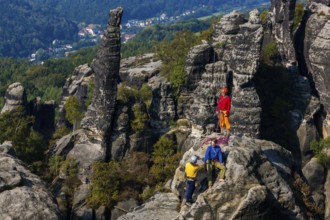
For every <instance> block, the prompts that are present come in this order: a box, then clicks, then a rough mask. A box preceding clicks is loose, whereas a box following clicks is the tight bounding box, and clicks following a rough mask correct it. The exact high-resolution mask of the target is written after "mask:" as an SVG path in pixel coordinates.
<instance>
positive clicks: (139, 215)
mask: <svg viewBox="0 0 330 220" xmlns="http://www.w3.org/2000/svg"><path fill="white" fill-rule="evenodd" d="M179 202H180V201H179V199H178V197H177V196H176V195H175V194H173V193H159V194H156V195H154V196H153V197H151V198H150V199H149V202H147V203H145V204H143V205H142V206H139V207H137V208H135V209H134V211H133V212H130V213H128V214H126V215H123V216H120V217H119V218H118V220H139V219H145V220H156V219H159V220H160V219H164V220H165V219H174V218H175V217H176V216H177V215H178V212H177V211H176V207H177V206H178V205H179Z"/></svg>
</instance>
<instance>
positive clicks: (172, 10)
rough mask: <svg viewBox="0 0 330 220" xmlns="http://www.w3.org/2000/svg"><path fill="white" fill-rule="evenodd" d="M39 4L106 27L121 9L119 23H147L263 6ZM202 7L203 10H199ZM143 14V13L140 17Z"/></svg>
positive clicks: (160, 1)
mask: <svg viewBox="0 0 330 220" xmlns="http://www.w3.org/2000/svg"><path fill="white" fill-rule="evenodd" d="M35 1H36V2H38V3H39V4H47V5H49V6H51V7H53V8H55V9H57V11H58V12H59V13H61V15H63V16H66V17H67V18H69V19H70V20H74V21H85V22H88V23H99V24H100V23H102V24H104V23H106V21H107V18H108V17H107V15H108V11H109V9H110V8H116V7H118V6H121V7H123V8H124V10H125V13H124V17H123V21H124V22H126V21H127V20H129V19H147V18H151V17H155V16H157V15H159V14H161V13H166V14H167V15H168V16H178V15H181V14H182V13H184V12H185V11H187V10H191V9H194V10H195V14H194V15H195V16H205V15H210V14H212V13H213V12H218V11H226V10H232V9H233V8H237V7H238V6H239V5H242V6H245V7H249V8H251V7H253V8H255V7H256V5H260V3H261V2H262V3H264V2H267V1H265V0H262V1H260V0H259V1H258V0H239V1H238V0H234V1H208V0H191V1H185V0H179V1H174V0H166V1H165V0H144V1H143V2H141V1H139V0H121V1H116V0H109V1H104V0H94V1H87V0H79V1H68V0H57V1H54V0H35ZM201 5H204V7H201ZM141 12H144V13H141Z"/></svg>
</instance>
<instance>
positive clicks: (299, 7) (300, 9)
mask: <svg viewBox="0 0 330 220" xmlns="http://www.w3.org/2000/svg"><path fill="white" fill-rule="evenodd" d="M303 16H304V3H302V2H297V4H296V8H295V11H294V20H293V30H296V29H297V28H298V25H299V23H300V22H301V19H302V17H303Z"/></svg>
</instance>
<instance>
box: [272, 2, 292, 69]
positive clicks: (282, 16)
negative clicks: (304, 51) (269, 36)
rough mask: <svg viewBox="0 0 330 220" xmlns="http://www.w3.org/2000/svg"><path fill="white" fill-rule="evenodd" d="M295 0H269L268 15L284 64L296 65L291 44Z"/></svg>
mask: <svg viewBox="0 0 330 220" xmlns="http://www.w3.org/2000/svg"><path fill="white" fill-rule="evenodd" d="M295 6H296V0H289V1H287V0H271V9H270V12H269V17H270V18H271V23H272V32H273V35H274V38H275V41H276V45H277V49H278V51H279V53H280V55H281V58H282V62H283V64H284V65H285V66H292V65H296V54H295V49H294V46H293V45H294V44H293V40H292V37H293V19H294V10H295Z"/></svg>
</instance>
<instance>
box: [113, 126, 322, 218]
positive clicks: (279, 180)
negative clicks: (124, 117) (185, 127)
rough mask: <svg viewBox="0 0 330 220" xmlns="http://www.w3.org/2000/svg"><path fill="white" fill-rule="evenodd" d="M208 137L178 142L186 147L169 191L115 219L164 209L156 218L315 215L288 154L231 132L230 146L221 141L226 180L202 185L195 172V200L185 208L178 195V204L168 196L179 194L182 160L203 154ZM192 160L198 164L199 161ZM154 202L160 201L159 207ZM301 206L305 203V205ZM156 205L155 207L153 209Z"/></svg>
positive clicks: (198, 135) (182, 183)
mask: <svg viewBox="0 0 330 220" xmlns="http://www.w3.org/2000/svg"><path fill="white" fill-rule="evenodd" d="M212 137H216V134H212V135H211V136H208V137H206V138H204V137H203V134H202V133H198V132H197V131H195V133H194V134H192V135H190V136H189V137H188V138H187V139H186V141H185V144H184V145H188V146H189V147H188V148H189V150H188V151H187V152H186V153H185V154H184V155H183V158H182V160H181V161H180V165H179V167H178V168H177V170H176V173H175V175H174V177H173V179H172V181H171V183H170V188H171V191H172V193H166V194H165V193H158V194H157V195H155V196H154V197H152V199H150V200H149V201H148V202H147V203H146V204H144V205H142V206H140V207H137V208H135V209H134V210H133V211H132V212H130V213H128V214H126V215H123V216H121V217H120V218H119V219H123V220H124V219H127V220H128V219H153V217H155V216H159V215H160V213H169V214H168V215H166V216H165V215H164V216H163V217H162V219H177V220H179V219H216V220H218V219H219V220H220V219H279V218H283V219H308V218H309V217H310V218H311V219H317V217H316V216H313V214H312V212H313V211H311V210H310V208H311V207H312V206H313V205H314V204H315V203H314V202H313V200H311V199H310V198H309V196H311V194H310V192H307V191H304V193H305V195H304V196H303V195H302V194H301V192H302V190H303V187H307V183H306V182H304V181H303V178H302V177H301V176H300V175H299V174H298V172H297V170H296V169H295V162H294V160H293V157H292V154H291V153H290V152H289V151H287V150H285V149H284V148H282V147H280V146H279V145H277V144H274V143H273V142H269V141H264V140H257V139H252V138H247V137H243V138H239V137H234V136H231V138H230V141H231V143H233V146H232V147H229V146H227V145H226V144H221V148H222V150H223V152H224V155H225V158H226V159H225V162H226V169H227V171H226V181H225V182H223V183H222V182H219V181H218V180H216V181H215V183H214V185H213V187H212V188H210V189H207V180H206V171H205V170H204V169H202V170H200V171H199V173H198V176H197V180H196V186H197V188H196V190H195V194H194V200H195V201H196V202H195V203H194V204H193V205H192V206H191V207H189V206H186V205H185V203H184V199H183V200H182V201H181V205H180V204H179V203H180V202H179V201H178V200H175V196H174V195H176V196H177V197H179V198H184V194H185V186H186V184H185V175H184V167H185V164H186V163H187V162H188V161H189V159H190V157H191V156H192V155H197V156H198V157H199V158H202V157H204V154H205V151H206V149H207V146H208V145H209V142H208V141H207V140H211V139H212ZM198 163H199V165H201V164H202V161H200V160H199V161H198ZM318 168H319V167H318ZM313 170H314V169H313ZM304 184H305V185H304ZM318 186H319V185H318ZM315 195H316V194H315ZM165 198H167V199H166V201H164V199H165ZM313 198H314V197H313ZM315 198H316V197H315ZM301 201H304V202H306V203H302V202H301ZM159 203H161V204H163V205H162V206H159ZM175 204H177V207H180V210H179V213H176V212H175V209H174V207H175ZM306 204H309V205H310V206H309V207H308V208H307V207H306ZM156 207H157V209H159V210H161V211H159V212H158V211H156V210H155V209H156ZM308 216H309V217H308Z"/></svg>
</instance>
